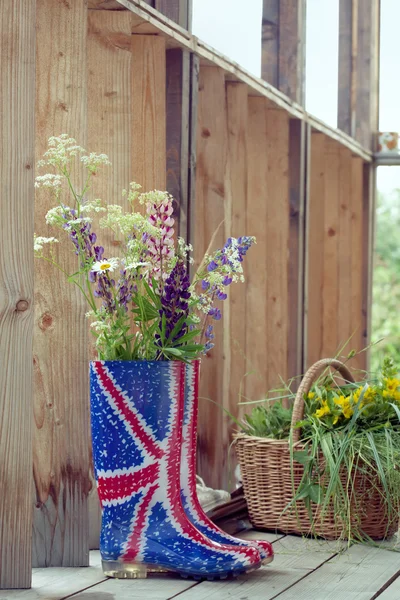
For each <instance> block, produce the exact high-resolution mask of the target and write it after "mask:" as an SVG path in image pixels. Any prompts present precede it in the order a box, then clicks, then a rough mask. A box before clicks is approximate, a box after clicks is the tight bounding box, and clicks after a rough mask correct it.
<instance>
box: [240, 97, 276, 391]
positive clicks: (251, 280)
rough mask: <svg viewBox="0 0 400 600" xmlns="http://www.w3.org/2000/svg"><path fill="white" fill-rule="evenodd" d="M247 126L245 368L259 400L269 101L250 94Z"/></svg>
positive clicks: (263, 361)
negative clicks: (250, 240) (249, 244)
mask: <svg viewBox="0 0 400 600" xmlns="http://www.w3.org/2000/svg"><path fill="white" fill-rule="evenodd" d="M248 111H249V114H248V126H247V218H246V229H247V233H248V234H250V235H254V236H255V237H256V238H257V244H256V245H255V246H254V247H253V248H252V249H251V255H250V252H249V260H248V261H247V264H246V369H247V372H248V373H249V374H248V375H247V377H246V380H245V385H244V390H245V395H246V397H247V399H249V400H258V399H260V398H262V397H263V396H264V395H265V393H266V392H267V383H268V380H267V374H268V373H267V356H266V354H265V353H266V350H267V348H268V342H267V336H268V325H267V323H268V319H269V318H270V316H269V314H268V308H269V303H268V302H267V277H269V262H268V261H269V259H270V258H271V257H269V256H268V245H267V235H268V231H269V226H268V212H267V202H269V201H270V197H269V164H268V160H269V158H270V156H269V153H268V142H267V139H268V135H269V132H268V128H267V125H268V123H267V100H265V99H264V98H256V97H249V100H248Z"/></svg>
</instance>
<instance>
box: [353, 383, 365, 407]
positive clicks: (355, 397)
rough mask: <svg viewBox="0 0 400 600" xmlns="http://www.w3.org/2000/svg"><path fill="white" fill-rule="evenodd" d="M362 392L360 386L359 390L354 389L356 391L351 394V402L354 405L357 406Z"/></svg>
mask: <svg viewBox="0 0 400 600" xmlns="http://www.w3.org/2000/svg"><path fill="white" fill-rule="evenodd" d="M362 390H363V386H360V387H359V388H357V389H356V391H355V392H354V393H353V400H354V402H355V404H357V402H358V401H359V399H360V396H361V392H362Z"/></svg>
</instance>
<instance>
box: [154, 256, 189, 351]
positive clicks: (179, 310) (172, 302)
mask: <svg viewBox="0 0 400 600" xmlns="http://www.w3.org/2000/svg"><path fill="white" fill-rule="evenodd" d="M189 287H190V280H189V276H188V274H187V270H186V267H185V263H184V262H183V260H179V261H178V262H177V263H176V265H175V267H174V268H173V269H172V271H171V273H170V275H169V277H168V278H167V279H166V281H165V285H164V289H163V293H162V296H161V305H162V308H161V310H160V311H159V312H160V317H161V320H160V323H159V327H160V329H161V327H162V317H163V315H165V323H166V328H165V338H166V339H167V340H168V339H169V337H170V335H171V333H172V330H173V329H174V327H175V325H176V324H177V322H178V321H179V319H181V318H182V317H183V316H186V317H187V316H188V315H189V304H188V300H189V298H190V295H191V294H190V292H189ZM186 333H187V325H186V324H184V325H183V326H182V328H181V330H180V331H178V333H177V334H176V335H175V336H174V338H173V339H172V340H170V341H171V342H176V341H177V340H178V339H179V338H181V337H182V336H184V335H185V334H186ZM157 338H158V339H159V338H160V336H159V335H158V336H157Z"/></svg>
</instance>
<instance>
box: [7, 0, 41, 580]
mask: <svg viewBox="0 0 400 600" xmlns="http://www.w3.org/2000/svg"><path fill="white" fill-rule="evenodd" d="M35 10H36V2H35V1H32V2H25V0H5V1H3V2H2V3H1V4H0V86H1V95H0V113H1V115H2V118H1V120H0V149H1V151H0V154H1V157H2V158H1V161H0V192H1V193H0V207H1V221H0V256H1V261H0V356H1V362H2V366H1V370H0V457H1V459H0V490H1V500H0V588H1V589H3V588H28V587H30V585H31V564H32V556H31V553H32V543H31V541H32V493H31V477H32V333H33V246H32V244H33V222H34V213H33V202H32V198H33V196H34V167H35V109H34V104H33V103H32V98H34V95H35Z"/></svg>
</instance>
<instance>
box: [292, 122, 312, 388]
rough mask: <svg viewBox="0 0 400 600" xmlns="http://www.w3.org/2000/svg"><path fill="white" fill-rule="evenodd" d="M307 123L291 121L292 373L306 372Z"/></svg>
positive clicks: (293, 375)
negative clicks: (305, 221)
mask: <svg viewBox="0 0 400 600" xmlns="http://www.w3.org/2000/svg"><path fill="white" fill-rule="evenodd" d="M306 141H307V140H306V124H305V123H304V121H301V120H299V119H290V121H289V262H288V278H289V281H288V358H287V360H288V377H296V376H297V375H299V374H300V373H301V372H302V366H303V358H302V347H303V313H304V304H303V302H304V300H303V294H304V290H303V287H304V206H305V194H306Z"/></svg>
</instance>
